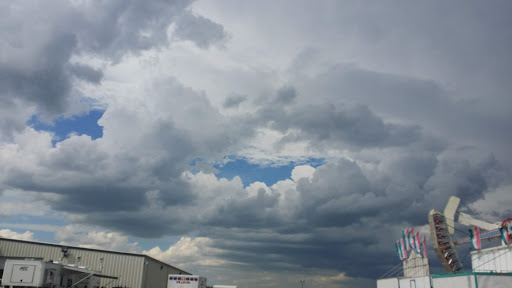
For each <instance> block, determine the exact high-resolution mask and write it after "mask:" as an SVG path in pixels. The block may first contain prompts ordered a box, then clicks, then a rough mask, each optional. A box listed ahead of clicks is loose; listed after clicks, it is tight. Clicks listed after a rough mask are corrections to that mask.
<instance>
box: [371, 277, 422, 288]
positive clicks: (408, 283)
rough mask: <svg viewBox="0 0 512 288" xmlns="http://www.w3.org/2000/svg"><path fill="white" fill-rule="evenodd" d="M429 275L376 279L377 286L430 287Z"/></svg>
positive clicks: (395, 287) (390, 287)
mask: <svg viewBox="0 0 512 288" xmlns="http://www.w3.org/2000/svg"><path fill="white" fill-rule="evenodd" d="M430 287H431V285H430V277H429V276H421V277H407V278H406V277H398V278H387V279H379V280H377V288H430Z"/></svg>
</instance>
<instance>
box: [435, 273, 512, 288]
mask: <svg viewBox="0 0 512 288" xmlns="http://www.w3.org/2000/svg"><path fill="white" fill-rule="evenodd" d="M511 283H512V274H510V273H508V274H507V273H501V274H498V273H478V272H475V273H462V274H459V275H442V276H432V285H433V286H432V287H434V288H452V287H457V288H510V287H512V284H511Z"/></svg>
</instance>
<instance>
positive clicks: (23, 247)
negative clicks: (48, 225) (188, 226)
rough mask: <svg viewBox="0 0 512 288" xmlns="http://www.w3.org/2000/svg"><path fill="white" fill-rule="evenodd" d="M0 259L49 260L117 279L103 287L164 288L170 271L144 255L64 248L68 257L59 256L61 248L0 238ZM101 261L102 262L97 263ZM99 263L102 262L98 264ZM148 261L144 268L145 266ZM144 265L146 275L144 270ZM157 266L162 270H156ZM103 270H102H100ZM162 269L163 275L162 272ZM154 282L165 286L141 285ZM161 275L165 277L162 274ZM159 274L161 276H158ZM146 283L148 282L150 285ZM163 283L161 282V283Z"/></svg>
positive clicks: (105, 283) (104, 281)
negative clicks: (148, 280)
mask: <svg viewBox="0 0 512 288" xmlns="http://www.w3.org/2000/svg"><path fill="white" fill-rule="evenodd" d="M0 257H5V258H9V257H10V258H38V259H42V260H45V261H49V260H53V261H54V262H61V263H63V264H75V265H77V266H85V267H87V268H91V269H92V270H96V271H100V270H101V272H102V273H103V274H106V275H111V276H117V277H119V279H118V280H114V281H112V280H111V279H102V282H101V285H102V286H105V287H107V288H108V287H115V286H122V287H125V286H126V287H129V288H165V287H167V282H166V281H167V275H168V274H171V273H174V272H171V273H168V271H169V269H170V268H172V267H170V266H168V265H162V264H163V263H159V262H158V261H155V260H153V259H152V258H149V257H146V256H144V255H136V254H124V253H115V252H109V251H101V250H90V249H85V248H83V249H82V248H77V247H68V256H67V257H63V253H62V246H60V245H54V244H46V243H35V242H28V241H17V240H14V241H13V240H10V239H5V238H4V239H2V238H0ZM101 259H102V260H101ZM101 261H103V263H101ZM146 262H148V265H146V264H145V263H146ZM145 266H148V268H149V270H147V271H149V272H146V271H145ZM160 266H164V268H162V269H160ZM102 267H103V269H101V268H102ZM164 270H165V273H164ZM145 274H147V276H148V279H150V280H151V281H156V280H157V279H163V280H162V281H165V285H164V286H161V285H151V284H148V285H144V284H145V283H144V280H145V279H144V278H143V276H146V275H145ZM163 274H165V275H163ZM162 275H163V276H162ZM151 281H150V283H152V282H151ZM162 283H163V282H162Z"/></svg>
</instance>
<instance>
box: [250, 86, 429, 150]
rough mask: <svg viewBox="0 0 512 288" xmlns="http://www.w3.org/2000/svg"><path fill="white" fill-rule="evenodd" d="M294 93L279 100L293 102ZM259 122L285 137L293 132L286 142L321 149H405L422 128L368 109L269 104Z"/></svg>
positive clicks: (360, 107)
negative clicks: (395, 121)
mask: <svg viewBox="0 0 512 288" xmlns="http://www.w3.org/2000/svg"><path fill="white" fill-rule="evenodd" d="M292 91H294V90H290V91H286V92H285V91H281V92H280V93H279V94H278V95H279V97H278V98H277V100H276V101H278V102H281V101H285V102H288V101H291V100H292V99H294V97H295V96H294V95H295V94H294V93H292ZM281 104H283V103H281ZM256 119H257V120H256V121H258V122H262V124H263V125H268V126H269V127H270V128H272V129H275V130H278V131H280V132H282V133H285V134H286V133H288V132H289V131H290V130H293V131H294V132H292V133H290V134H288V136H287V137H286V138H284V139H283V141H284V142H286V141H297V140H306V141H308V142H309V143H310V144H311V145H312V146H317V147H319V148H324V147H323V145H325V146H326V147H330V146H335V145H339V144H340V143H344V144H346V145H347V146H346V147H347V148H348V147H352V148H355V149H360V148H366V147H385V146H403V145H408V144H411V143H413V142H415V141H417V140H418V139H419V137H420V135H421V133H420V128H419V127H418V126H411V125H409V126H408V125H400V124H391V123H385V122H384V121H383V120H382V118H380V117H378V116H376V115H375V114H374V113H373V112H372V111H370V109H369V108H368V107H367V106H356V107H345V106H344V105H339V104H338V105H335V104H311V105H307V106H304V105H300V106H293V107H287V109H284V106H281V105H269V106H267V107H265V108H263V109H262V110H261V111H260V112H259V114H257V115H256Z"/></svg>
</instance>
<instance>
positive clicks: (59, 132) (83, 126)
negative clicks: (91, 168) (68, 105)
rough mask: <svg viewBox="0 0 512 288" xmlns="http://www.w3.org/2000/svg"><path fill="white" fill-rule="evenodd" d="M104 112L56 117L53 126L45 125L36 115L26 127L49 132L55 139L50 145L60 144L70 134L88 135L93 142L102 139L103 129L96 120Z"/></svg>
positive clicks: (92, 111) (93, 111) (96, 111)
mask: <svg viewBox="0 0 512 288" xmlns="http://www.w3.org/2000/svg"><path fill="white" fill-rule="evenodd" d="M104 112H105V110H91V111H89V113H87V114H83V115H76V116H73V117H70V118H64V117H58V118H56V119H55V120H54V121H53V124H47V123H44V122H42V121H40V120H39V117H38V116H37V115H34V116H32V118H31V119H30V120H29V121H27V125H29V126H31V127H33V128H34V129H35V130H37V131H49V132H52V133H54V135H55V137H54V139H53V140H52V144H53V145H55V143H57V142H61V141H63V140H65V139H67V138H68V137H69V135H71V134H73V133H74V134H77V135H84V134H85V135H88V136H90V137H91V138H92V139H93V140H95V139H98V138H101V137H103V128H102V127H101V126H99V125H98V120H99V119H100V118H101V116H103V113H104Z"/></svg>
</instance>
